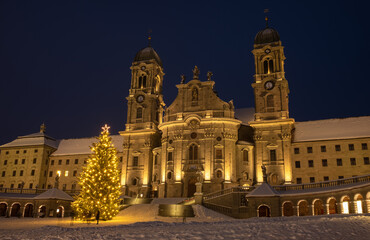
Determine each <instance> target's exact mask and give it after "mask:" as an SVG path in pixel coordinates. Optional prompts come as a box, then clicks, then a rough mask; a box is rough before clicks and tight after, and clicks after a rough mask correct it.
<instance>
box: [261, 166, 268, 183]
mask: <svg viewBox="0 0 370 240" xmlns="http://www.w3.org/2000/svg"><path fill="white" fill-rule="evenodd" d="M261 168H262V175H263V182H267V173H266V166H265V165H262V166H261Z"/></svg>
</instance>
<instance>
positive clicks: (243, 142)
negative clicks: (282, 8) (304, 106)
mask: <svg viewBox="0 0 370 240" xmlns="http://www.w3.org/2000/svg"><path fill="white" fill-rule="evenodd" d="M283 48H284V47H283V45H282V42H281V41H280V37H279V34H278V32H277V31H276V30H274V29H273V28H270V27H266V28H265V29H263V30H261V31H260V32H258V33H257V35H256V37H255V40H254V45H253V50H252V53H253V55H254V61H255V75H254V77H253V81H251V83H252V84H251V87H252V88H253V90H254V96H255V107H254V108H246V109H235V108H234V104H233V102H232V101H228V100H225V99H220V98H219V97H218V96H217V94H216V93H215V91H214V86H215V84H216V83H215V82H214V81H213V80H212V73H211V72H208V73H207V77H206V79H202V78H200V74H199V72H200V70H199V69H198V68H197V66H195V67H194V69H193V76H192V79H185V77H182V81H181V83H180V84H178V85H176V87H177V89H178V94H177V97H176V99H175V100H174V101H173V102H172V103H165V102H164V100H163V92H162V86H163V84H166V81H165V80H164V66H163V64H162V61H161V59H160V57H159V55H158V54H157V52H156V51H155V50H154V49H153V48H152V47H151V46H148V47H146V48H143V49H142V50H140V51H139V52H138V53H137V54H136V56H135V58H134V60H133V63H132V66H131V73H132V76H131V87H130V90H129V93H128V96H127V122H126V125H125V128H124V129H123V130H122V131H120V132H119V135H113V136H112V139H113V143H114V145H115V146H116V148H117V150H118V157H119V159H120V169H121V185H122V190H123V194H125V195H128V196H137V195H141V196H146V197H191V196H193V195H194V193H195V191H196V183H197V182H198V181H202V182H203V184H202V185H203V192H204V193H210V192H215V191H218V190H221V189H226V188H230V187H235V186H252V185H255V184H261V183H262V182H263V174H262V169H261V166H265V168H266V173H267V181H268V182H269V183H270V184H271V185H281V184H302V183H314V182H323V181H331V180H337V179H341V178H350V177H353V176H360V175H366V174H369V173H370V161H369V157H370V150H369V145H370V117H369V116H364V117H353V118H345V119H327V120H317V121H307V122H295V120H294V118H291V117H290V113H289V91H290V90H289V84H288V80H287V79H286V78H285V71H284V60H285V56H284V51H283ZM251 79H252V76H251ZM246 87H248V86H246ZM235 99H236V101H237V99H238V96H235ZM94 141H96V139H95V138H80V139H63V140H56V139H54V138H52V137H50V136H48V135H46V134H45V128H44V127H42V128H41V130H40V132H39V133H35V134H31V135H26V136H21V137H18V138H17V139H15V140H14V141H12V142H10V143H7V144H4V145H2V146H0V150H1V153H0V174H1V175H0V188H21V187H22V188H30V189H34V188H40V189H45V188H52V187H54V184H55V177H56V176H57V175H58V176H59V188H61V189H63V190H79V186H78V184H77V182H78V179H77V177H78V176H79V174H80V173H81V171H82V170H83V167H84V166H85V165H86V159H87V158H88V156H89V154H90V149H89V146H91V144H92V143H93V142H94ZM200 176H201V180H200Z"/></svg>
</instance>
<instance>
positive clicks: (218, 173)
mask: <svg viewBox="0 0 370 240" xmlns="http://www.w3.org/2000/svg"><path fill="white" fill-rule="evenodd" d="M216 178H222V171H221V170H217V171H216Z"/></svg>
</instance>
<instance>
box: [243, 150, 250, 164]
mask: <svg viewBox="0 0 370 240" xmlns="http://www.w3.org/2000/svg"><path fill="white" fill-rule="evenodd" d="M248 153H249V152H248V151H247V150H244V151H243V162H248V161H249V158H248Z"/></svg>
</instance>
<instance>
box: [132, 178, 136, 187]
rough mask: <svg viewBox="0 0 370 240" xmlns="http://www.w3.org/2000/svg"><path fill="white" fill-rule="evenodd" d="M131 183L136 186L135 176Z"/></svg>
mask: <svg viewBox="0 0 370 240" xmlns="http://www.w3.org/2000/svg"><path fill="white" fill-rule="evenodd" d="M132 185H134V186H136V185H137V178H133V179H132Z"/></svg>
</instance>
